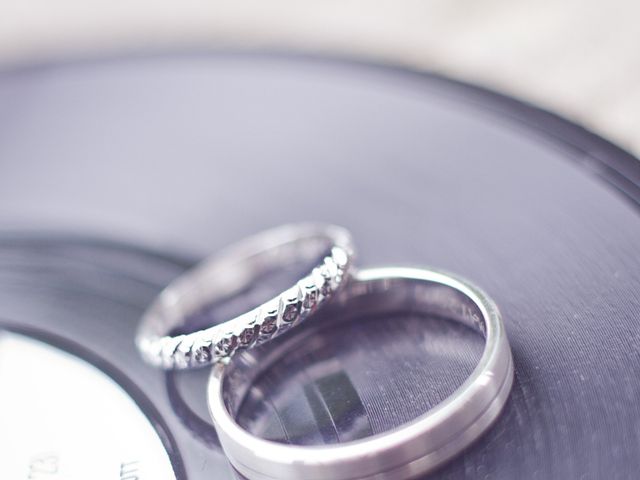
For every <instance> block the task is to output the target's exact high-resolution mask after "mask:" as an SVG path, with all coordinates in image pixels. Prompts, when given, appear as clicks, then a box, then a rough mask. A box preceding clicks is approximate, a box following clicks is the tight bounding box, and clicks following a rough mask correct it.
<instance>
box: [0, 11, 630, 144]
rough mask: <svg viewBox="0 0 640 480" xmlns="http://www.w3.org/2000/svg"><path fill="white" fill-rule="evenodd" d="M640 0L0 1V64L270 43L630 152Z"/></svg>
mask: <svg viewBox="0 0 640 480" xmlns="http://www.w3.org/2000/svg"><path fill="white" fill-rule="evenodd" d="M639 19H640V2H634V1H621V0H612V1H608V2H600V1H596V0H579V1H578V0H563V1H557V0H555V1H552V0H537V1H535V2H534V1H529V2H520V1H513V0H511V1H508V0H423V1H418V0H407V1H400V0H396V1H390V0H384V1H373V0H368V1H364V0H339V1H338V0H324V1H302V0H297V1H296V0H232V1H229V0H209V1H204V0H181V1H175V0H127V1H122V0H111V1H109V2H107V1H102V0H100V1H99V0H58V1H51V0H0V68H1V69H9V68H12V67H13V66H16V65H21V64H29V63H31V62H40V61H50V60H51V59H54V60H55V59H58V58H60V59H68V58H70V57H87V56H89V57H91V56H96V55H116V54H120V53H126V52H147V51H150V52H155V51H167V50H178V51H179V50H185V49H189V48H198V49H203V48H209V47H211V48H220V47H226V46H229V47H234V48H254V47H260V48H272V47H273V48H278V49H295V50H303V51H312V52H315V53H323V54H326V53H329V54H335V55H341V56H358V57H364V58H367V59H372V60H375V61H380V62H385V63H392V64H399V65H404V66H411V67H413V68H418V69H424V70H432V71H436V72H440V73H444V74H447V75H450V76H453V77H456V78H459V79H462V80H465V81H471V82H475V83H478V84H481V85H484V86H488V87H490V88H493V89H496V90H499V91H502V92H506V93H509V94H512V95H515V96H517V97H519V98H521V99H524V100H527V101H530V102H533V103H535V104H537V105H539V106H541V107H543V108H546V109H549V110H552V111H554V112H556V113H560V114H562V115H564V116H565V117H568V118H570V119H572V120H574V121H576V122H578V123H580V124H582V125H584V126H586V127H588V128H590V129H592V130H595V131H596V132H598V133H600V134H602V135H604V136H606V137H608V138H609V139H611V140H613V141H614V142H617V143H618V144H620V145H621V146H622V147H624V148H627V149H629V150H631V151H632V152H633V153H635V154H636V155H637V156H640V25H639V23H640V20H639Z"/></svg>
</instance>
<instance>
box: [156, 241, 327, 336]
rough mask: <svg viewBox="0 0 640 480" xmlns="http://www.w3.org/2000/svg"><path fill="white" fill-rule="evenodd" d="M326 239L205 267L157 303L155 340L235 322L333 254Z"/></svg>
mask: <svg viewBox="0 0 640 480" xmlns="http://www.w3.org/2000/svg"><path fill="white" fill-rule="evenodd" d="M332 245H333V242H332V241H331V240H330V239H329V238H327V236H326V235H315V234H309V235H307V236H299V237H298V238H296V239H295V240H291V241H282V242H279V241H278V240H277V239H274V241H272V242H271V244H269V243H268V242H265V241H264V240H261V241H255V242H249V243H245V244H240V245H238V246H236V247H234V248H232V249H229V250H226V251H223V252H221V254H220V255H219V256H217V257H215V258H213V259H211V260H209V261H207V262H205V263H203V264H202V265H200V266H199V267H198V268H197V269H196V270H194V271H193V272H192V274H191V275H189V276H188V277H186V278H185V279H184V280H185V281H184V282H181V281H178V282H177V283H176V284H174V285H172V286H171V287H170V288H169V289H167V290H166V291H165V292H164V293H163V295H162V296H161V297H160V298H159V299H158V300H159V302H158V305H157V307H158V308H156V309H155V310H156V314H155V315H154V322H153V323H152V324H150V325H148V327H149V328H150V330H148V331H149V332H150V333H151V334H154V335H157V336H161V335H165V334H167V333H168V332H170V333H171V334H179V333H187V332H190V331H194V330H199V329H202V328H207V327H211V326H212V325H214V324H217V323H220V322H223V321H226V320H229V319H231V318H234V317H236V316H238V315H240V314H242V313H244V312H247V311H249V310H251V309H253V308H255V307H258V306H259V305H260V304H262V303H264V302H265V301H267V300H269V299H270V298H272V297H273V296H275V295H277V294H278V293H280V292H282V291H283V290H285V289H287V288H289V287H291V286H292V285H295V283H296V281H297V280H298V279H299V278H301V277H302V276H304V275H307V274H308V273H309V272H310V271H311V269H312V268H313V267H314V266H316V265H317V264H318V262H319V261H320V260H321V259H322V258H323V257H324V256H326V255H328V254H329V252H330V250H331V247H332Z"/></svg>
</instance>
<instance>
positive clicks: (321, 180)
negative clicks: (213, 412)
mask: <svg viewBox="0 0 640 480" xmlns="http://www.w3.org/2000/svg"><path fill="white" fill-rule="evenodd" d="M0 158H2V161H3V162H2V165H1V166H0V168H1V170H0V219H1V220H2V226H3V233H2V235H1V236H0V259H1V260H2V264H3V265H4V268H3V274H2V282H0V298H2V299H3V300H2V303H1V304H0V317H2V318H4V319H5V320H4V321H3V324H5V325H6V326H7V327H8V328H12V329H17V330H21V331H24V330H28V331H29V333H30V334H33V335H35V336H38V337H40V338H45V339H47V340H48V341H51V342H52V343H56V342H57V343H60V344H61V345H63V346H64V348H71V347H69V345H80V347H78V348H79V349H81V350H82V351H83V352H85V351H86V352H89V353H86V352H85V353H86V355H85V356H87V357H89V358H90V359H91V361H93V362H94V363H96V364H98V365H100V366H101V368H104V369H105V371H107V372H108V373H109V374H111V375H112V376H113V377H114V378H116V379H117V380H118V381H119V382H120V383H121V384H123V385H124V386H125V388H127V389H128V390H129V392H130V393H131V394H132V396H133V397H134V398H135V399H137V401H138V402H139V403H140V404H141V405H143V406H144V408H145V411H146V412H147V414H148V415H149V416H150V418H152V419H154V424H156V425H157V426H158V428H159V429H161V430H162V431H163V432H164V436H163V438H164V439H165V444H166V446H167V448H168V449H170V450H171V452H172V457H171V458H172V459H173V461H174V465H175V468H176V471H177V473H178V475H179V477H181V478H182V477H184V478H189V479H205V478H207V479H210V478H221V479H224V478H231V475H232V474H231V473H230V469H229V467H228V466H227V465H226V463H225V460H224V458H223V456H222V454H221V453H220V450H219V448H218V447H217V444H216V437H215V432H213V430H212V429H211V426H210V424H209V420H208V417H207V414H206V408H205V402H204V384H205V380H206V372H205V371H201V372H198V373H195V374H187V375H177V376H174V375H165V374H163V373H161V372H157V371H154V370H153V369H150V368H147V367H145V366H144V365H142V364H141V362H140V361H139V360H138V357H137V355H136V353H135V351H134V348H133V343H132V340H131V338H132V334H133V331H134V329H135V322H136V321H137V318H138V315H139V314H140V313H141V311H142V309H143V308H144V306H145V305H146V303H147V302H148V301H150V299H151V298H152V297H153V295H154V294H155V293H156V292H157V291H158V290H159V289H160V288H161V286H162V285H163V284H165V283H166V282H167V281H168V280H169V279H170V278H172V277H173V276H174V275H177V274H178V273H179V272H180V271H182V269H184V268H186V267H187V266H188V265H190V264H191V262H192V261H193V260H195V259H196V258H198V257H199V256H201V255H203V254H206V253H208V252H211V251H214V250H216V249H217V248H219V247H221V246H224V245H225V244H227V243H229V242H231V241H233V240H236V239H239V238H241V237H243V236H244V235H246V234H248V233H251V232H255V231H258V230H260V229H262V228H265V227H270V226H273V225H277V224H280V223H284V222H290V221H297V220H320V221H327V222H333V223H338V224H342V225H344V226H347V227H348V228H349V229H351V230H352V232H353V234H354V236H355V238H356V241H357V242H358V245H359V250H360V255H359V262H360V264H361V265H363V266H366V265H381V264H411V265H433V266H437V267H439V268H442V269H446V270H450V271H453V272H457V273H459V274H461V275H463V276H465V277H467V278H469V279H471V280H472V281H474V282H476V283H478V284H479V285H481V286H482V287H483V288H484V289H485V290H486V291H488V292H489V293H490V295H491V296H492V297H493V298H494V299H495V300H496V302H497V303H498V304H499V306H500V307H501V309H502V312H503V315H504V318H505V322H506V326H507V332H508V335H509V338H510V341H511V345H512V349H513V354H514V358H515V365H516V381H515V385H514V388H513V392H512V395H511V398H510V400H509V402H508V404H507V408H506V410H505V412H504V414H503V415H502V417H501V418H500V419H499V421H498V422H497V423H496V424H495V426H494V427H493V428H492V429H491V431H490V432H489V433H488V434H487V435H486V436H484V437H483V439H482V440H481V441H479V442H477V443H476V444H475V445H473V446H472V447H471V448H470V449H468V450H467V451H466V452H465V453H464V454H463V455H461V456H460V457H459V458H458V459H456V460H455V461H454V462H452V463H451V464H449V465H448V466H446V467H445V468H444V469H442V470H440V471H439V472H437V473H436V474H435V475H434V476H435V477H437V478H448V479H453V478H456V479H457V478H474V479H475V478H493V479H512V478H526V479H537V478H540V479H546V478H567V479H584V478H605V477H607V478H621V479H622V478H633V477H634V476H635V475H636V472H637V471H639V470H640V457H639V456H638V454H637V452H638V449H639V448H640V403H639V402H638V399H639V398H640V382H639V381H638V379H637V372H638V371H640V370H639V369H640V354H639V351H640V335H639V334H638V331H639V329H638V326H639V322H640V217H639V215H638V204H639V203H640V164H638V162H637V160H636V159H634V158H633V157H631V156H630V155H629V154H627V153H625V152H624V151H622V150H621V149H619V148H616V147H615V146H613V145H611V144H610V143H608V142H606V141H605V140H602V139H600V138H599V137H597V136H594V135H593V134H591V133H589V132H587V131H585V130H583V129H581V128H579V127H577V126H575V125H572V124H570V123H568V122H566V121H564V120H562V119H559V118H557V117H555V116H553V115H551V114H548V113H545V112H542V111H540V110H536V109H535V108H532V107H530V106H526V105H523V104H521V103H518V102H516V101H514V100H510V99H507V98H505V97H502V96H500V95H497V94H494V93H490V92H486V91H484V90H480V89H477V88H474V87H470V86H467V85H462V84H459V83H455V82H452V81H449V80H446V79H442V78H439V77H434V76H430V75H424V74H417V73H412V72H407V71H402V70H398V69H392V68H383V67H374V66H369V65H362V64H358V63H350V62H341V61H327V60H318V59H309V58H299V57H293V56H284V55H262V54H260V55H257V54H256V55H250V54H214V55H190V56H171V57H153V58H144V59H126V60H109V61H95V62H80V63H72V64H67V65H62V64H60V65H48V66H38V67H33V68H29V69H22V70H19V71H7V72H4V73H2V74H0ZM16 229H20V230H21V231H22V233H20V234H16V233H15V231H16ZM52 230H55V231H62V230H66V231H72V232H75V233H76V235H75V236H74V237H73V238H70V237H68V236H62V237H61V236H60V235H49V234H43V233H37V232H41V231H52ZM25 232H26V233H25ZM89 237H93V238H96V237H102V238H110V239H113V238H119V239H121V240H124V241H126V242H127V243H128V244H135V245H143V247H138V248H133V249H132V247H129V246H126V245H124V244H114V243H111V242H106V241H105V242H96V241H90V240H88V238H89ZM158 252H160V253H158ZM162 252H183V253H184V255H176V254H175V253H172V254H165V253H162ZM185 257H186V258H187V260H184V258H185ZM61 286H62V287H64V288H61ZM36 293H37V294H36ZM88 312H97V313H96V314H95V315H93V314H88ZM405 320H406V321H405V322H404V323H402V322H401V323H400V325H401V326H400V327H398V330H397V332H396V333H397V334H398V335H399V336H398V337H397V338H398V339H401V340H402V342H401V343H398V344H396V345H395V347H393V348H392V347H389V348H388V349H387V355H388V356H389V359H390V360H391V359H394V360H395V361H388V362H386V361H385V362H382V361H378V362H377V363H376V365H375V372H374V373H375V375H373V377H372V378H374V380H372V381H375V382H379V381H380V379H381V378H385V377H389V376H390V375H393V372H397V371H398V370H399V369H401V367H402V365H405V366H406V364H407V362H409V364H410V365H411V366H412V368H411V369H409V370H410V372H411V374H412V375H413V376H412V377H410V381H409V382H408V383H407V381H405V382H404V383H403V382H402V381H398V382H397V385H396V387H397V391H398V396H397V397H394V395H393V394H387V395H386V396H385V397H384V398H383V399H382V400H380V399H379V398H378V397H376V395H373V394H372V391H373V392H374V393H375V390H371V389H367V388H366V386H367V384H366V378H365V380H362V378H363V377H362V376H361V377H358V372H362V369H363V368H365V367H366V366H367V365H368V362H363V361H362V359H361V358H360V360H359V361H360V364H361V366H358V365H360V364H358V362H355V363H350V362H352V360H351V359H350V358H351V357H350V356H349V355H348V354H346V353H344V352H348V351H349V349H352V351H353V352H356V353H357V352H362V351H371V350H374V349H375V345H376V344H377V343H376V342H380V343H381V344H384V345H389V343H388V338H380V337H379V336H377V333H376V330H375V329H361V328H355V327H348V329H347V330H346V334H347V335H349V337H342V339H341V343H340V344H339V347H340V352H342V353H341V355H342V356H341V357H340V361H341V362H342V363H343V365H344V366H345V368H343V369H340V368H338V369H337V373H336V371H332V375H334V374H335V376H334V377H332V378H334V380H335V381H336V382H337V383H336V384H335V385H338V387H339V388H341V389H342V390H341V391H342V392H348V394H349V395H351V397H350V398H351V399H355V400H359V403H357V402H356V404H354V405H355V407H354V410H352V412H356V416H358V415H359V416H360V417H359V418H366V419H369V420H370V422H369V429H370V431H376V428H383V427H384V425H383V426H382V427H380V425H381V424H384V422H385V421H387V420H388V418H389V417H387V416H385V415H376V414H373V413H371V411H369V410H368V408H369V407H371V406H372V405H373V406H375V408H376V409H377V410H376V411H377V412H381V411H384V409H385V408H387V407H389V406H390V405H393V404H394V402H396V403H397V405H398V409H397V412H395V413H396V414H397V417H398V418H399V419H400V420H402V419H406V417H407V416H411V415H415V414H416V412H415V411H413V412H411V410H412V409H413V410H415V409H416V405H418V406H419V407H420V408H423V407H424V406H425V405H430V404H433V403H434V402H437V401H438V399H439V398H441V397H442V395H443V394H446V392H448V391H450V389H451V388H454V387H455V385H453V386H452V382H453V383H455V382H458V381H459V380H460V378H463V377H464V374H465V372H468V369H469V368H470V366H472V362H471V363H470V361H469V359H473V355H471V354H467V353H462V354H461V353H460V351H459V350H455V349H456V348H459V347H458V346H457V345H467V346H469V345H471V347H470V348H471V350H473V351H474V352H475V350H474V348H475V347H473V345H474V344H473V343H468V342H467V343H465V342H466V340H465V341H464V342H461V343H460V344H458V343H456V342H451V341H447V339H449V340H450V337H449V336H448V335H449V333H450V332H449V333H447V332H444V333H443V331H442V327H441V326H439V324H437V323H436V325H435V326H434V327H433V329H432V330H431V333H434V332H435V335H436V337H433V338H436V341H433V342H432V343H430V344H428V345H427V347H429V345H430V346H431V347H438V348H435V349H434V348H431V349H429V348H427V349H426V353H425V354H424V355H423V356H420V355H422V354H420V353H419V352H420V351H421V350H420V348H422V347H423V346H424V345H425V343H424V341H422V340H424V339H425V338H431V337H430V336H429V335H426V334H425V331H423V330H420V329H421V328H423V327H417V326H416V323H415V322H414V321H413V320H412V319H411V318H408V319H405ZM381 321H382V322H385V321H386V320H384V319H383V320H381ZM110 322H112V323H110ZM426 324H427V325H428V324H429V322H426ZM421 325H422V324H421ZM425 328H426V327H425ZM403 332H404V333H403ZM438 332H440V333H438ZM403 335H404V336H403ZM411 335H413V336H411ZM438 335H440V336H439V337H438ZM455 335H458V336H464V335H465V334H464V333H456V334H455ZM345 338H352V341H351V342H348V341H345ZM412 338H415V339H416V341H415V342H414V343H412V340H411V339H412ZM456 338H458V337H456ZM460 338H461V337H460ZM418 339H422V340H421V341H418ZM322 345H323V346H322V348H320V349H315V350H312V351H311V352H310V355H308V357H309V358H311V359H315V360H316V361H325V360H326V359H327V358H331V356H332V355H329V354H330V353H331V352H332V350H331V348H334V347H335V344H334V343H331V342H325V343H324V344H322ZM327 345H329V346H330V347H331V348H329V349H327V348H326V346H327ZM412 345H413V347H415V349H416V350H415V351H413V350H411V347H412ZM74 348H75V347H74ZM471 353H473V352H471ZM403 355H404V357H403ZM295 359H297V360H300V361H299V362H295V363H296V367H295V368H298V369H301V368H302V367H300V365H301V364H304V363H305V362H306V361H307V360H308V358H307V360H305V359H304V356H301V355H299V354H298V355H297V356H296V357H295ZM445 361H446V362H448V363H447V365H448V366H447V368H443V365H444V363H443V362H445ZM412 362H413V363H412ZM285 367H286V365H285ZM431 367H433V368H431ZM287 368H288V367H287ZM387 368H388V369H389V371H386V370H385V369H387ZM283 371H286V370H284V367H283V366H282V365H279V366H278V368H276V369H274V370H273V372H274V373H273V376H272V378H270V379H267V380H268V382H266V384H268V388H266V387H265V391H266V392H267V393H268V394H270V395H273V399H275V400H278V401H280V402H281V403H278V404H277V405H276V408H275V409H271V410H270V411H268V412H267V411H264V412H263V411H261V410H260V406H261V404H260V402H255V397H251V398H253V399H254V400H251V401H253V402H254V404H255V406H254V408H253V410H252V412H253V414H254V417H251V415H248V416H247V419H246V421H245V424H246V425H247V428H253V427H252V425H254V426H256V425H261V426H262V427H264V426H265V425H272V424H273V422H272V423H271V424H265V423H264V422H262V423H260V422H258V421H256V418H258V419H260V418H267V419H269V418H270V419H271V420H273V419H274V418H276V417H277V416H278V414H279V413H278V412H280V413H282V411H283V410H282V409H280V410H279V408H280V407H279V405H283V407H282V408H285V407H286V408H288V409H289V410H287V411H289V412H291V411H292V410H290V408H291V407H292V405H294V406H297V407H301V406H304V405H303V403H297V404H296V403H295V402H294V403H292V401H291V400H287V401H284V402H282V399H281V396H282V392H283V391H285V390H283V389H282V388H276V387H278V382H280V385H287V388H289V389H291V390H295V385H293V386H292V385H291V382H292V380H291V378H289V377H287V375H283V373H282V372H283ZM434 372H436V373H434ZM365 377H366V376H365ZM356 378H359V379H360V380H359V382H360V383H358V382H356V381H355V380H354V379H356ZM452 379H453V380H452ZM315 380H317V379H314V381H315ZM325 380H326V379H323V381H324V382H325V383H322V382H321V384H318V385H320V386H319V387H318V388H316V391H314V395H315V397H314V398H316V400H317V398H318V395H319V396H320V400H322V399H323V398H324V400H325V405H326V400H327V398H330V397H331V395H332V392H335V391H337V390H336V389H335V388H333V387H332V384H331V383H328V384H327V383H326V381H325ZM363 382H364V383H363ZM354 385H355V386H356V387H357V388H354ZM338 387H336V388H338ZM269 392H271V393H269ZM318 392H319V393H318ZM362 392H366V394H363V393H362ZM298 397H300V398H303V397H304V396H298ZM412 398H413V399H414V400H411V399H412ZM330 400H331V401H332V402H333V403H332V405H334V410H333V411H332V410H331V408H328V410H327V409H325V410H324V413H325V417H326V415H327V412H328V417H327V418H328V420H327V418H325V420H327V421H329V423H331V425H333V426H334V428H335V431H333V432H332V431H330V430H327V429H326V428H325V429H322V428H319V429H318V430H317V432H319V435H316V437H317V439H316V440H317V441H336V439H337V440H338V441H339V440H340V439H341V438H340V437H341V436H340V433H341V426H340V425H341V424H340V422H331V419H332V418H333V419H334V420H335V419H336V418H338V417H337V416H334V417H332V415H333V414H334V413H335V414H336V415H338V414H340V415H342V414H344V412H342V411H340V408H339V406H340V405H341V404H342V403H341V402H339V401H337V402H336V398H335V397H331V398H330ZM412 402H413V403H412ZM321 403H322V402H321ZM247 405H249V406H251V403H248V404H247ZM265 410H268V409H265ZM274 415H275V416H274ZM305 415H307V417H305ZM292 418H294V420H296V422H297V423H296V422H293V423H291V424H287V423H286V422H285V423H284V424H283V425H284V426H281V427H279V428H281V430H278V431H277V432H275V433H274V430H273V429H267V430H269V431H268V432H267V431H265V430H263V431H261V432H260V431H258V430H260V428H261V427H260V426H256V427H255V428H256V431H257V433H260V434H263V435H265V436H274V437H276V438H280V439H281V440H282V439H284V440H286V437H287V435H286V430H287V425H294V424H295V426H296V428H298V427H300V425H299V422H298V420H300V419H301V418H309V419H311V420H314V416H313V412H311V413H310V412H307V413H304V412H302V413H296V414H295V415H293V417H292ZM340 418H347V420H348V419H349V418H355V417H353V416H349V415H347V416H346V417H340ZM315 420H316V421H317V422H320V420H318V419H317V418H315ZM338 420H339V418H338ZM376 422H377V423H376ZM351 423H353V422H351V420H348V421H346V424H348V425H351ZM305 425H306V426H305V427H304V428H307V427H308V425H309V422H307V423H306V424H305ZM348 425H347V427H348ZM304 432H306V433H308V432H307V431H304ZM304 432H303V433H304ZM2 434H4V433H0V435H2ZM311 437H313V436H311ZM311 437H309V436H306V437H305V436H304V435H302V437H296V438H304V439H305V440H304V442H307V441H309V440H308V439H309V438H311ZM314 438H315V437H314ZM345 438H346V437H345ZM318 439H319V440H318ZM327 439H329V440H327Z"/></svg>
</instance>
